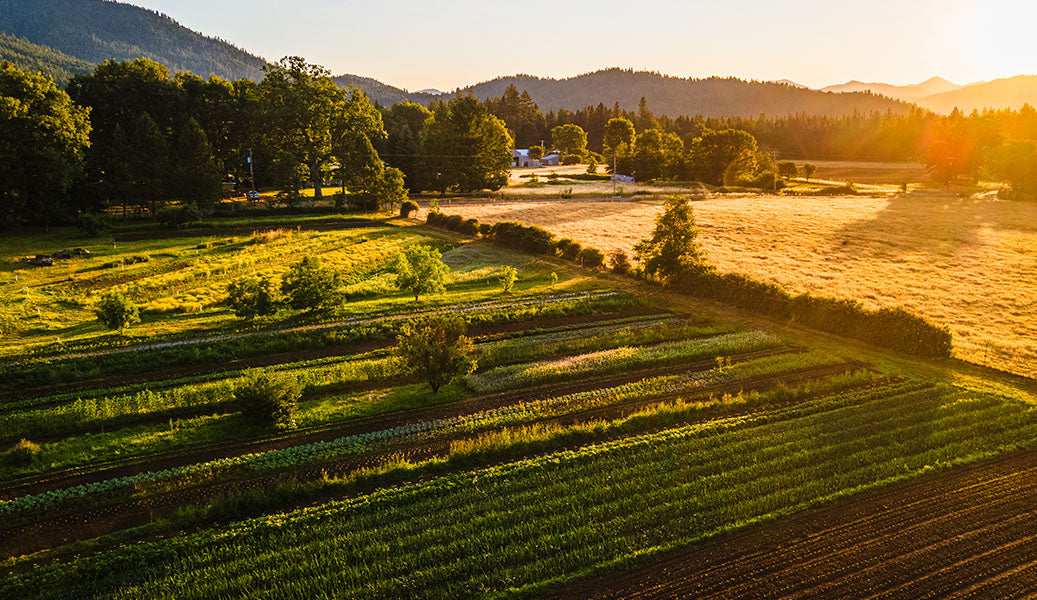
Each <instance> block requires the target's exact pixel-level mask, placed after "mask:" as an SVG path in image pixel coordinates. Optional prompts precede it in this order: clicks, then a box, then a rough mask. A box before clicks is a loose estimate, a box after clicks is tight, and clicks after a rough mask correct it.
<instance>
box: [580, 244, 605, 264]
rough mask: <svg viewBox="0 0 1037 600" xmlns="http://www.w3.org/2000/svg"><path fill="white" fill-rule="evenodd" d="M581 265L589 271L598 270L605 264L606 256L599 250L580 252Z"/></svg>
mask: <svg viewBox="0 0 1037 600" xmlns="http://www.w3.org/2000/svg"><path fill="white" fill-rule="evenodd" d="M580 263H581V264H583V266H585V267H587V268H589V269H596V268H598V267H600V266H602V265H604V264H605V254H604V253H603V252H602V251H601V250H598V249H597V248H584V249H583V250H580Z"/></svg>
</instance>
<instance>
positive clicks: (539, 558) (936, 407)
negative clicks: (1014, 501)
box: [0, 386, 1037, 599]
mask: <svg viewBox="0 0 1037 600" xmlns="http://www.w3.org/2000/svg"><path fill="white" fill-rule="evenodd" d="M905 387H906V390H905V389H901V390H900V391H899V393H890V390H888V389H883V390H877V391H876V390H873V391H869V392H863V393H862V392H855V393H851V394H846V395H843V396H841V397H838V398H836V399H831V398H828V399H824V400H823V401H819V402H816V403H812V404H811V405H810V406H797V407H795V408H794V409H790V410H788V411H784V412H783V413H782V414H781V417H780V418H776V416H775V415H773V414H769V413H768V414H764V415H760V416H756V417H754V416H747V417H738V418H732V419H723V420H719V421H715V422H710V423H707V424H704V425H692V426H687V427H682V428H678V429H675V430H669V431H665V432H662V433H658V434H651V435H644V436H637V437H632V438H626V439H622V440H619V441H616V442H609V443H604V444H599V445H596V446H590V447H585V448H581V449H579V450H575V451H568V452H559V453H555V454H552V455H548V456H544V457H540V458H536V459H531V460H525V461H519V462H515V463H510V464H504V465H499V466H496V467H492V468H488V469H482V470H478V471H475V472H471V473H462V474H457V475H450V476H445V477H441V478H438V479H435V480H432V481H429V482H425V483H419V484H414V485H409V486H405V487H402V488H398V489H389V490H383V491H379V492H375V493H373V494H369V495H367V496H363V497H360V498H357V499H352V500H347V501H340V502H330V503H326V504H324V505H322V506H318V507H313V508H308V509H301V510H297V511H294V512H291V513H287V514H280V515H274V516H269V517H264V518H259V519H252V520H248V521H244V522H242V523H239V524H236V525H232V526H230V527H226V528H221V529H215V530H209V531H204V532H199V533H197V534H192V535H187V536H182V537H179V538H175V539H169V540H161V541H156V542H152V543H149V544H144V545H138V546H134V547H126V548H121V549H117V550H114V551H110V552H106V553H102V554H98V555H94V556H90V557H86V558H83V559H79V560H77V561H75V562H72V563H71V564H68V565H55V566H52V567H45V568H40V569H36V570H34V571H33V572H31V573H28V574H26V575H24V576H19V577H13V578H9V579H8V580H6V581H4V582H3V583H0V595H5V596H6V597H19V598H33V597H49V598H72V597H74V598H90V597H98V598H140V597H148V598H154V599H162V598H178V599H192V598H212V597H232V596H233V597H239V596H262V597H266V598H303V597H322V596H336V597H351V598H384V597H404V596H412V595H421V596H422V597H426V598H457V597H467V596H472V595H486V594H487V593H488V592H489V591H490V590H496V591H497V594H496V595H497V596H514V595H525V594H529V593H533V592H543V591H544V590H545V586H547V585H549V584H550V583H552V582H557V581H561V580H563V579H564V578H566V577H575V576H579V575H582V574H587V573H589V572H592V571H593V570H595V569H598V568H600V567H601V566H603V565H606V564H615V563H617V562H620V561H623V560H626V559H629V558H631V557H633V556H636V555H638V554H641V553H645V552H655V551H659V550H661V549H666V548H669V547H673V546H675V545H681V544H687V543H691V542H693V541H695V540H699V539H702V538H704V537H708V536H711V535H714V534H716V533H719V532H723V531H728V530H730V529H732V528H736V527H740V526H742V525H744V524H747V523H750V522H755V521H758V520H760V519H764V518H772V517H774V516H777V515H782V514H787V513H789V512H791V511H794V510H797V509H801V508H802V507H804V506H808V505H810V504H813V503H816V502H819V501H823V500H825V499H828V498H833V497H838V496H841V495H845V494H847V493H852V492H853V491H855V490H859V489H862V488H866V487H870V486H874V485H878V484H881V483H883V482H887V481H891V480H895V479H899V478H903V477H908V476H912V475H915V474H918V473H920V472H923V471H926V470H930V469H933V468H938V467H940V466H943V465H947V464H953V463H957V462H962V461H969V460H975V459H976V458H978V457H981V456H988V455H990V454H991V453H995V452H999V451H1002V450H1004V449H1006V448H1011V447H1015V446H1018V445H1020V444H1031V443H1033V441H1034V440H1035V439H1037V413H1035V411H1034V410H1033V409H1032V408H1030V407H1027V406H1024V405H1022V404H1018V403H1010V402H1006V401H1004V400H1003V399H1001V398H997V397H992V396H981V395H976V394H968V393H963V392H961V391H960V390H957V389H955V388H951V387H946V386H939V387H932V388H923V389H917V386H915V387H914V389H912V387H911V386H905Z"/></svg>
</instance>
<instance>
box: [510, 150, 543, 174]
mask: <svg viewBox="0 0 1037 600" xmlns="http://www.w3.org/2000/svg"><path fill="white" fill-rule="evenodd" d="M511 166H513V167H519V168H522V169H536V168H537V167H539V166H540V161H539V160H537V159H535V158H530V157H529V149H528V148H523V149H518V148H516V149H515V150H512V151H511Z"/></svg>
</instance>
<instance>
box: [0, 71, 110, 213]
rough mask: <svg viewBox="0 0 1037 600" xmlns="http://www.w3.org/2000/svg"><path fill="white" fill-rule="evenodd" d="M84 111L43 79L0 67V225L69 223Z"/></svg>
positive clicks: (83, 143) (86, 129)
mask: <svg viewBox="0 0 1037 600" xmlns="http://www.w3.org/2000/svg"><path fill="white" fill-rule="evenodd" d="M89 134H90V121H89V119H88V111H87V110H86V109H84V108H81V107H78V106H76V105H75V104H73V102H72V99H71V98H69V96H68V94H66V93H65V92H63V91H61V90H59V89H58V88H57V86H55V85H54V82H53V81H52V80H51V79H50V78H48V77H45V76H43V75H40V74H31V73H25V72H24V71H22V70H21V69H18V68H17V67H14V66H12V65H11V64H10V63H8V62H6V61H4V62H2V63H0V181H2V182H3V183H2V184H0V227H2V226H5V225H7V226H9V225H14V224H19V223H25V222H42V223H48V222H53V221H57V220H65V219H70V218H71V217H72V216H74V214H75V209H74V207H73V206H72V205H71V203H70V200H69V190H70V189H71V188H72V185H73V183H74V182H75V181H76V180H77V179H78V178H79V177H80V176H81V174H82V170H83V155H84V151H85V149H86V148H87V146H88V144H89Z"/></svg>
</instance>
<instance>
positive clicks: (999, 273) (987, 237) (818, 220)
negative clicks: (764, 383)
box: [443, 192, 1037, 377]
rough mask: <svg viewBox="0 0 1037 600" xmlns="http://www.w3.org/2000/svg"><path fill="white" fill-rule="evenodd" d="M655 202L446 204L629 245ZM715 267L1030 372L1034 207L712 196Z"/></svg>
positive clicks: (1036, 341) (1036, 324)
mask: <svg viewBox="0 0 1037 600" xmlns="http://www.w3.org/2000/svg"><path fill="white" fill-rule="evenodd" d="M660 206H661V201H656V200H640V201H600V202H583V201H581V202H557V203H551V202H536V203H530V202H521V203H493V204H483V205H464V206H462V205H455V206H446V205H444V208H443V210H444V212H447V213H451V214H462V215H465V216H466V217H472V218H476V219H478V220H480V221H482V222H490V223H492V222H495V221H501V220H516V221H522V222H525V223H529V224H535V225H542V226H544V227H546V228H547V229H549V230H550V231H552V232H554V233H556V234H557V235H559V236H566V237H572V238H573V239H575V240H577V241H579V242H581V243H584V244H588V245H591V246H594V247H596V248H599V249H601V250H603V251H605V252H606V253H608V252H610V251H613V250H620V251H624V252H630V250H631V248H632V247H633V245H634V244H635V243H637V242H638V241H640V240H641V239H644V238H645V237H646V236H647V235H648V234H649V233H650V232H651V230H652V227H653V225H654V219H655V217H656V215H657V214H658V213H659V210H660ZM692 206H693V208H694V211H695V217H696V221H697V224H698V226H699V229H700V236H699V240H700V242H701V245H702V247H703V249H704V250H705V251H706V252H707V254H708V256H709V259H710V260H711V261H712V262H713V263H714V264H715V265H717V267H718V268H720V269H721V270H723V271H735V272H740V273H745V274H747V275H751V276H753V277H755V278H759V279H763V280H766V281H771V282H774V283H777V284H779V285H782V286H784V287H786V288H789V289H791V290H794V291H810V292H816V293H818V294H822V295H828V296H835V297H840V298H851V299H858V300H861V301H862V302H864V303H865V304H866V305H869V306H873V307H881V306H904V307H905V308H907V309H909V310H912V311H915V312H917V313H919V314H922V315H925V316H927V317H929V318H932V319H935V320H937V321H939V322H941V323H943V324H945V325H947V326H948V327H949V328H950V329H951V331H952V332H953V334H954V344H955V355H956V356H958V357H960V358H963V359H965V360H968V361H971V362H976V363H979V364H984V365H988V366H993V367H996V368H999V369H1003V370H1007V371H1011V372H1014V373H1018V374H1022V375H1028V376H1031V377H1033V376H1034V375H1035V374H1037V303H1035V302H1034V298H1037V268H1035V265H1037V204H1034V203H1032V202H1009V201H1000V200H997V199H994V198H989V197H978V198H974V197H967V198H962V197H958V196H954V195H945V194H940V193H934V192H917V193H916V192H912V193H911V194H909V195H907V196H893V197H882V198H871V197H775V196H742V197H738V196H734V197H712V198H708V199H702V200H698V201H695V202H693V203H692Z"/></svg>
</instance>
